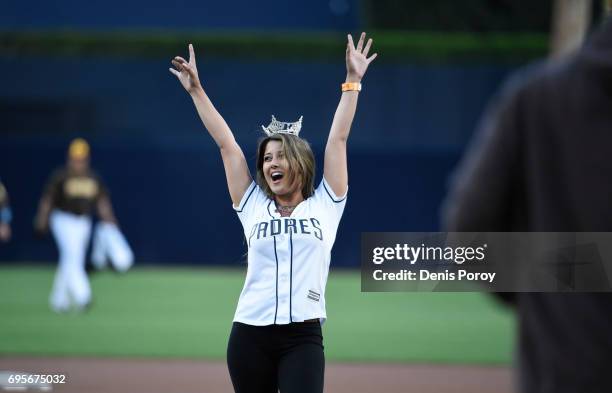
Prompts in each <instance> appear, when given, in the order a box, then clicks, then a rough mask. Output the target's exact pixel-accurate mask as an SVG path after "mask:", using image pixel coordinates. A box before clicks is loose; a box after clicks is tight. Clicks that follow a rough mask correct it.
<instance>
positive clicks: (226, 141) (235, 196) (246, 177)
mask: <svg viewBox="0 0 612 393" xmlns="http://www.w3.org/2000/svg"><path fill="white" fill-rule="evenodd" d="M172 64H173V65H174V67H175V68H170V69H169V70H170V72H171V73H172V74H174V75H175V76H176V77H177V79H178V80H179V81H180V82H181V85H183V87H184V88H185V90H187V92H188V93H189V95H190V96H191V99H192V100H193V103H194V104H195V107H196V109H197V111H198V114H199V115H200V119H202V123H204V127H206V129H207V130H208V133H209V134H210V136H211V137H212V138H213V139H214V141H215V143H216V144H217V146H218V147H219V150H220V151H221V158H222V159H223V166H224V168H225V177H226V178H227V187H228V189H229V193H230V196H231V198H232V202H233V203H234V206H238V205H239V204H240V200H241V199H242V196H243V195H244V192H245V191H246V189H247V188H248V187H249V184H251V181H252V178H251V173H250V172H249V166H248V165H247V162H246V159H245V158H244V153H243V152H242V149H240V146H238V143H237V142H236V139H235V138H234V134H232V130H230V128H229V126H228V125H227V123H226V122H225V120H224V119H223V117H221V114H219V112H218V111H217V109H216V108H215V107H214V105H213V103H212V102H211V101H210V98H208V95H207V94H206V92H205V91H204V89H203V88H202V84H201V83H200V78H199V76H198V68H197V66H196V58H195V53H194V51H193V45H191V44H189V61H187V60H185V59H184V58H182V57H180V56H176V57H175V58H174V59H173V60H172Z"/></svg>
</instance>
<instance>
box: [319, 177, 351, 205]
mask: <svg viewBox="0 0 612 393" xmlns="http://www.w3.org/2000/svg"><path fill="white" fill-rule="evenodd" d="M323 188H324V189H325V192H326V193H327V195H329V197H330V198H331V200H332V201H334V203H340V202H342V201H344V200H345V199H346V195H345V196H344V198H342V199H338V200H336V199H334V197H333V196H332V194H331V193H330V192H329V190H328V189H327V186H326V185H325V181H324V182H323Z"/></svg>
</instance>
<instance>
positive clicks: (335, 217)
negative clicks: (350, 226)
mask: <svg viewBox="0 0 612 393" xmlns="http://www.w3.org/2000/svg"><path fill="white" fill-rule="evenodd" d="M347 194H348V189H347V191H346V193H345V194H344V195H340V196H338V195H336V194H335V193H334V191H333V190H332V188H331V186H330V185H329V183H328V182H327V180H325V177H323V179H322V180H321V183H320V184H319V186H318V187H317V189H316V190H315V193H314V195H313V198H314V201H315V203H316V206H317V209H320V211H321V213H323V215H324V216H325V217H327V220H328V224H329V225H330V226H331V227H332V228H333V229H334V231H335V230H336V229H337V228H338V225H339V224H340V219H341V218H342V213H344V207H345V206H346V197H347Z"/></svg>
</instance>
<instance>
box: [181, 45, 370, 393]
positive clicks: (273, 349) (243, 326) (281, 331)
mask: <svg viewBox="0 0 612 393" xmlns="http://www.w3.org/2000/svg"><path fill="white" fill-rule="evenodd" d="M347 38H348V41H347V46H346V69H347V76H346V80H345V83H343V84H342V86H341V87H342V89H341V90H342V97H341V99H340V103H339V104H338V109H337V110H336V114H335V116H334V120H333V122H332V125H331V130H330V132H329V137H328V140H327V145H326V147H325V161H324V168H323V179H322V180H321V182H320V184H319V186H318V187H317V188H316V189H315V188H314V173H315V161H314V154H313V153H312V150H311V149H310V146H309V145H308V143H307V142H306V141H305V140H303V139H301V138H300V137H299V133H300V130H301V128H302V118H300V119H299V120H298V121H297V122H294V123H286V122H281V121H278V120H276V119H275V118H274V116H273V117H272V122H271V123H270V125H268V127H263V129H264V131H265V133H266V135H267V137H265V138H264V139H262V140H261V141H260V143H259V146H258V150H257V176H256V181H253V180H252V178H251V174H250V172H249V167H248V165H247V162H246V160H245V158H244V153H243V152H242V149H241V148H240V146H238V143H236V140H235V139H234V135H233V134H232V131H231V130H230V128H229V127H228V125H227V123H226V122H225V120H224V119H223V118H222V117H221V115H220V114H219V112H217V110H216V109H215V107H214V106H213V104H212V102H211V101H210V99H209V98H208V96H207V94H206V93H205V92H204V89H203V88H202V85H201V83H200V79H199V76H198V71H197V67H196V59H195V53H194V49H193V46H192V45H189V61H187V60H185V59H183V58H182V57H180V56H177V57H175V58H174V59H173V60H172V64H173V65H174V67H175V68H170V72H171V73H172V74H174V75H175V76H176V77H177V78H178V80H179V81H180V82H181V84H182V85H183V87H184V88H185V90H187V91H188V92H189V94H190V95H191V98H192V99H193V101H194V104H195V106H196V109H197V111H198V114H199V115H200V118H201V119H202V122H203V123H204V126H205V127H206V129H207V130H208V132H209V133H210V135H211V136H212V138H213V139H214V140H215V142H216V143H217V146H219V149H220V151H221V157H222V159H223V165H224V168H225V175H226V178H227V185H228V188H229V192H230V196H231V199H232V202H233V206H234V209H235V210H236V213H237V214H238V218H239V219H240V222H241V223H242V226H243V230H244V236H245V238H246V239H247V240H248V271H247V277H246V282H245V284H244V288H243V290H242V293H241V294H240V299H239V301H238V307H237V310H236V314H235V315H234V324H233V326H232V331H231V334H230V338H229V343H228V348H227V363H228V366H229V371H230V376H231V379H232V384H233V386H234V390H235V391H236V392H269V393H271V392H277V391H279V390H280V391H281V392H283V393H285V392H289V393H298V392H304V393H321V392H323V379H324V369H325V358H324V354H323V336H322V333H321V324H322V323H323V322H325V320H326V319H327V314H326V309H325V296H324V294H325V285H326V283H327V276H328V273H329V265H330V262H331V249H332V247H333V244H334V241H335V239H336V232H337V230H338V225H339V223H340V219H341V217H342V213H343V212H344V206H345V204H346V194H347V191H348V170H347V164H346V142H347V140H348V136H349V132H350V129H351V123H352V122H353V117H354V116H355V110H356V108H357V97H358V95H359V92H360V91H361V83H360V82H361V79H362V78H363V76H364V74H365V72H366V70H367V68H368V65H369V64H370V63H371V62H372V60H374V58H376V54H373V55H372V56H370V57H367V56H368V52H369V50H370V47H371V46H372V39H370V40H368V41H367V43H366V40H365V33H362V34H361V37H360V38H359V41H358V43H357V45H356V46H355V45H354V43H353V39H352V37H351V36H350V35H348V37H347ZM364 44H365V46H364Z"/></svg>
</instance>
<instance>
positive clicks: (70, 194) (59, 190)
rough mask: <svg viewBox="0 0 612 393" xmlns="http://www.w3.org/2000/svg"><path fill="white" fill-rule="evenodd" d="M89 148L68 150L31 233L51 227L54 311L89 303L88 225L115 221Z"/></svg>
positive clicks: (78, 143)
mask: <svg viewBox="0 0 612 393" xmlns="http://www.w3.org/2000/svg"><path fill="white" fill-rule="evenodd" d="M89 150H90V149H89V144H88V143H87V142H86V141H85V140H83V139H80V138H78V139H75V140H73V141H72V143H71V144H70V147H69V149H68V161H67V165H66V167H64V168H60V169H57V170H56V171H55V172H54V173H53V174H52V176H51V178H50V179H49V180H48V182H47V185H46V187H45V190H44V192H43V195H42V197H41V199H40V203H39V207H38V213H37V215H36V218H35V222H34V225H35V229H36V230H37V231H38V232H41V233H46V232H47V231H48V229H49V228H50V229H51V232H52V234H53V237H54V239H55V242H56V244H57V248H58V251H59V264H58V267H57V271H56V274H55V279H54V282H53V288H52V291H51V296H50V299H49V302H50V306H51V308H52V309H53V310H54V311H55V312H66V311H69V310H70V309H71V308H72V307H74V308H75V309H76V310H78V311H80V310H84V309H86V308H87V307H88V306H89V305H90V303H91V298H92V296H91V288H90V285H89V280H88V278H87V274H86V272H85V262H86V260H85V256H86V251H87V246H88V244H89V239H90V235H91V227H92V219H91V216H92V213H93V211H94V210H96V211H97V214H98V216H99V218H100V219H101V220H102V221H103V222H108V223H112V224H113V225H116V223H117V220H116V218H115V215H114V214H113V209H112V206H111V202H110V199H109V195H108V191H107V189H106V187H105V186H104V185H103V183H102V181H101V179H100V177H99V176H98V175H97V174H96V173H94V172H93V171H92V170H91V169H90V167H89Z"/></svg>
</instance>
